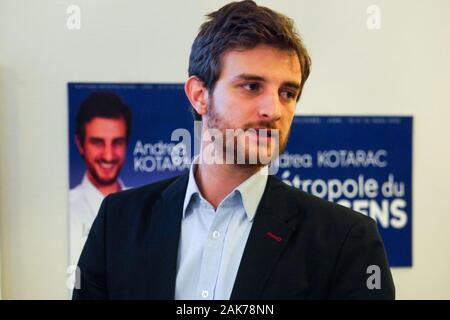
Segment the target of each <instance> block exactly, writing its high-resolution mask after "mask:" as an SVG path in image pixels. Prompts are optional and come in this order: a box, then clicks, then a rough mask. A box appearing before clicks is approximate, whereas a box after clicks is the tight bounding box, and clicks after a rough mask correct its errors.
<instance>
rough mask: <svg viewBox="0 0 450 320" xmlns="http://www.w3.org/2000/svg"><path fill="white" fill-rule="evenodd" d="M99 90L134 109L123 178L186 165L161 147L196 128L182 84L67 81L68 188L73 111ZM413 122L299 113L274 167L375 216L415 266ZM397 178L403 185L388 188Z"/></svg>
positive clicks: (397, 251) (73, 162) (139, 179)
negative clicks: (173, 161) (177, 131)
mask: <svg viewBox="0 0 450 320" xmlns="http://www.w3.org/2000/svg"><path fill="white" fill-rule="evenodd" d="M97 90H109V91H113V92H115V93H117V94H118V95H119V96H120V97H121V98H122V100H123V101H124V102H125V103H126V104H127V105H128V106H129V107H130V108H131V110H132V120H133V125H132V130H131V137H130V140H129V145H128V150H127V156H126V157H127V158H126V163H125V164H124V166H123V168H122V171H121V174H120V178H121V179H122V181H124V183H125V185H126V186H128V187H136V186H140V185H144V184H147V183H151V182H154V181H157V180H161V179H165V178H169V177H172V176H175V175H179V174H181V173H182V172H184V171H185V170H187V167H186V166H185V167H177V166H170V165H168V163H167V161H168V158H170V154H168V153H167V152H164V151H163V152H161V153H160V152H159V150H158V149H157V147H158V145H159V146H162V147H167V146H169V145H171V144H172V145H175V144H177V142H174V141H171V134H172V132H173V130H175V129H178V128H184V129H187V130H188V131H189V132H190V134H191V136H192V137H193V136H194V135H193V118H192V115H191V111H190V110H191V107H190V103H189V101H188V100H187V98H186V96H185V93H184V89H183V85H182V84H130V83H127V84H113V83H69V84H68V97H69V101H68V102H69V119H68V120H69V171H70V172H69V181H70V188H73V187H75V186H76V185H78V184H79V183H80V181H81V179H82V177H83V174H84V172H85V170H86V168H85V165H84V162H83V160H82V159H81V157H80V156H79V153H78V150H77V149H76V145H75V143H74V132H75V117H76V113H77V111H78V107H79V105H80V103H81V102H82V101H83V99H85V98H86V97H87V96H88V95H89V94H90V93H91V92H93V91H97ZM412 126H413V119H412V117H391V116H386V117H382V116H296V117H295V118H294V121H293V124H292V129H291V135H290V139H289V142H288V145H287V148H286V151H285V153H284V154H283V155H281V157H280V168H279V171H278V173H277V175H278V176H279V177H280V178H281V179H283V181H285V182H286V183H288V184H291V185H294V186H295V187H298V188H301V189H303V190H304V191H307V192H311V193H313V194H316V195H317V196H321V197H323V198H328V200H331V201H334V202H338V203H341V204H344V205H346V206H350V207H353V208H354V209H355V210H357V211H360V212H361V213H363V214H366V215H368V216H371V217H372V218H374V220H375V221H377V223H378V229H379V231H380V233H381V236H382V238H383V240H384V243H385V246H386V251H387V254H388V258H389V262H390V265H391V266H393V267H405V266H411V265H412V232H411V230H412V189H411V188H412V187H411V186H412V141H413V140H412ZM192 145H193V142H192ZM144 146H147V147H148V146H150V147H152V148H155V149H152V150H153V153H152V152H150V153H149V154H145V155H144V154H142V152H139V150H141V151H142V150H143V147H144ZM146 150H149V149H146ZM191 151H192V152H193V150H191ZM157 158H160V160H161V159H162V160H163V161H161V163H162V166H161V165H159V167H158V166H156V162H155V160H156V159H157ZM161 163H160V164H161ZM367 181H369V182H370V183H369V185H370V186H369V187H368V189H369V191H370V192H363V193H361V190H363V189H364V188H363V189H361V188H360V186H364V185H365V186H366V187H367V186H368V184H365V183H368V182H367ZM357 184H358V187H357V189H358V190H357V191H358V192H356V193H355V191H356V189H355V186H356V185H357ZM374 184H376V185H377V186H378V188H374ZM338 185H341V187H342V188H341V189H342V190H346V191H347V192H346V193H347V196H346V194H342V195H341V196H339V197H333V199H329V196H330V193H329V192H325V191H329V190H327V187H330V186H333V187H334V188H335V189H333V190H334V193H335V195H339V187H338ZM383 186H384V187H386V190H385V191H386V192H384V193H383V192H382V189H383ZM396 186H397V189H398V190H397V191H398V192H395V193H392V192H390V191H392V190H395V187H396ZM389 187H392V188H389ZM330 190H331V189H330ZM342 190H341V191H342ZM377 190H378V191H377ZM391 193H392V194H391ZM349 194H350V196H348V195H349Z"/></svg>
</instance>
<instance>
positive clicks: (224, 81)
mask: <svg viewBox="0 0 450 320" xmlns="http://www.w3.org/2000/svg"><path fill="white" fill-rule="evenodd" d="M300 81H301V69H300V63H299V60H298V57H297V55H296V54H295V52H290V51H284V50H279V49H276V48H273V47H269V46H265V45H259V46H257V47H255V48H253V49H247V50H242V51H230V52H227V53H225V54H224V55H223V57H222V69H221V73H220V77H219V79H218V81H217V82H216V85H215V88H214V91H213V95H212V96H210V97H209V106H208V112H207V113H206V115H205V116H204V118H205V119H204V120H206V124H207V127H208V128H216V129H219V130H221V131H224V130H225V129H244V130H248V129H262V128H264V129H277V130H278V135H279V152H280V153H282V152H283V151H284V149H285V147H286V144H287V140H288V136H289V132H290V127H291V123H292V120H293V117H294V112H295V107H296V102H297V97H298V96H299V94H300ZM255 131H256V134H249V138H250V143H245V145H244V146H240V147H242V148H243V149H244V150H245V156H246V159H248V157H249V154H253V156H255V154H259V152H261V151H264V152H266V154H268V155H270V156H276V155H273V154H272V152H273V147H274V145H275V143H274V137H273V136H272V137H270V136H269V137H264V136H263V135H261V134H258V132H257V130H249V132H253V133H254V132H255ZM238 141H239V140H238ZM247 141H248V140H247ZM256 142H257V143H256ZM238 143H239V142H238ZM241 143H242V141H241ZM258 145H259V147H258ZM238 148H239V146H238ZM261 148H264V150H261Z"/></svg>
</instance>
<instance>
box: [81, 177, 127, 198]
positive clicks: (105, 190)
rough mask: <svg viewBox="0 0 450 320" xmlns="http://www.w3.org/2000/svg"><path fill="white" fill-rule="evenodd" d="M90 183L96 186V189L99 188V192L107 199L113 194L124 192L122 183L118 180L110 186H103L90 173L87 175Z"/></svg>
mask: <svg viewBox="0 0 450 320" xmlns="http://www.w3.org/2000/svg"><path fill="white" fill-rule="evenodd" d="M87 177H88V179H89V181H90V182H91V183H92V184H93V185H94V187H95V188H97V190H98V191H100V192H101V193H102V194H103V195H104V196H105V197H106V196H107V195H109V194H110V193H113V192H118V191H120V190H122V188H121V186H120V183H119V182H118V180H116V182H114V183H113V184H110V185H103V184H100V183H98V182H97V181H96V180H95V179H94V178H93V177H92V176H91V175H90V174H89V173H88V175H87Z"/></svg>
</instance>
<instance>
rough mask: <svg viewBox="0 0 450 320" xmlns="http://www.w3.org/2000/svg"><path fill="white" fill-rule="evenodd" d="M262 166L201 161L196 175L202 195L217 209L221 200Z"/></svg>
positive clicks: (195, 172)
mask: <svg viewBox="0 0 450 320" xmlns="http://www.w3.org/2000/svg"><path fill="white" fill-rule="evenodd" d="M260 168H261V167H258V166H240V165H232V164H206V163H199V164H198V165H197V170H194V177H195V181H196V183H197V186H198V188H199V190H200V192H201V194H202V196H203V197H204V198H205V199H206V200H207V201H208V202H209V203H211V205H212V206H213V207H214V208H215V209H217V207H218V206H219V204H220V202H222V200H223V199H224V198H225V197H226V196H227V195H228V194H229V193H230V192H231V191H233V190H234V189H235V188H236V187H237V186H239V185H240V184H241V183H242V182H244V181H245V180H247V179H248V178H249V177H251V176H252V175H253V174H255V173H256V172H257V171H258V170H259V169H260Z"/></svg>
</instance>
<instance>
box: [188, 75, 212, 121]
mask: <svg viewBox="0 0 450 320" xmlns="http://www.w3.org/2000/svg"><path fill="white" fill-rule="evenodd" d="M184 92H185V93H186V96H187V97H188V99H189V101H190V102H191V105H192V107H193V108H194V109H195V111H197V113H198V114H199V115H201V116H203V115H205V114H206V112H207V111H208V94H209V92H208V89H207V88H206V87H205V83H204V82H203V81H202V80H200V79H199V78H198V77H196V76H190V77H189V79H187V81H186V83H185V84H184Z"/></svg>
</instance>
